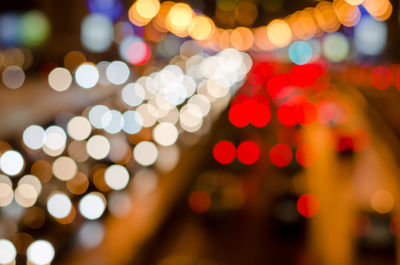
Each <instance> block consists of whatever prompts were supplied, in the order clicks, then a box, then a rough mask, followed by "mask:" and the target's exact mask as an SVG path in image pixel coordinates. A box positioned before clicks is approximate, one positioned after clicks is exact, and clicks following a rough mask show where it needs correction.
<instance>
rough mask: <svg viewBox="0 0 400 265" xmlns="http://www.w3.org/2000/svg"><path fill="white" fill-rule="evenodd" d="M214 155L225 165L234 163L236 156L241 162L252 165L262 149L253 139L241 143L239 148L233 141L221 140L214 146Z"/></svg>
mask: <svg viewBox="0 0 400 265" xmlns="http://www.w3.org/2000/svg"><path fill="white" fill-rule="evenodd" d="M213 156H214V159H215V160H216V161H217V162H219V163H220V164H223V165H227V164H230V163H232V162H233V160H235V157H236V156H237V158H238V160H239V161H240V162H241V163H243V164H245V165H251V164H254V163H256V162H257V160H258V158H259V157H260V149H259V148H258V145H257V144H256V143H254V142H252V141H244V142H242V143H240V144H239V146H238V148H237V150H236V148H235V146H234V145H233V143H232V142H230V141H220V142H218V143H217V144H216V145H215V146H214V149H213Z"/></svg>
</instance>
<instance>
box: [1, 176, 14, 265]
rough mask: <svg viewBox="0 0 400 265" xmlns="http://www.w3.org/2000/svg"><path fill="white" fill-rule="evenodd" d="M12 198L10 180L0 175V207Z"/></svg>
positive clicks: (7, 203) (8, 202)
mask: <svg viewBox="0 0 400 265" xmlns="http://www.w3.org/2000/svg"><path fill="white" fill-rule="evenodd" d="M13 198H14V190H13V188H12V182H11V179H10V178H9V177H7V176H6V175H2V174H0V207H5V206H7V205H9V204H10V203H11V202H12V200H13ZM0 264H1V262H0Z"/></svg>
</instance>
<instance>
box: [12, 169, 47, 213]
mask: <svg viewBox="0 0 400 265" xmlns="http://www.w3.org/2000/svg"><path fill="white" fill-rule="evenodd" d="M41 191H42V184H41V182H40V180H39V179H38V178H37V177H36V176H33V175H25V176H24V177H22V178H21V179H20V180H19V181H18V186H17V188H16V189H15V195H14V196H15V201H16V202H17V203H18V204H19V205H21V206H22V207H31V206H32V205H34V204H35V203H36V200H37V199H38V197H39V195H40V192H41Z"/></svg>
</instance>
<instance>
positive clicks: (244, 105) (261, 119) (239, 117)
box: [229, 95, 271, 127]
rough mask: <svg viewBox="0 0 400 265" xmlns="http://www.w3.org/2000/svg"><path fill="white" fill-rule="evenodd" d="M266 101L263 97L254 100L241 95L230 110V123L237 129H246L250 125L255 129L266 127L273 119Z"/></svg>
mask: <svg viewBox="0 0 400 265" xmlns="http://www.w3.org/2000/svg"><path fill="white" fill-rule="evenodd" d="M265 99H266V98H265V97H262V96H261V95H260V96H256V97H253V98H249V97H247V96H246V95H239V96H238V97H237V98H236V100H235V101H233V102H232V106H231V108H230V109H229V121H230V122H231V123H232V124H233V125H235V126H236V127H245V126H247V125H249V124H252V125H254V126H255V127H264V126H266V125H267V124H268V122H269V121H270V119H271V111H270V110H269V106H268V103H269V102H268V101H265ZM267 100H268V99H267Z"/></svg>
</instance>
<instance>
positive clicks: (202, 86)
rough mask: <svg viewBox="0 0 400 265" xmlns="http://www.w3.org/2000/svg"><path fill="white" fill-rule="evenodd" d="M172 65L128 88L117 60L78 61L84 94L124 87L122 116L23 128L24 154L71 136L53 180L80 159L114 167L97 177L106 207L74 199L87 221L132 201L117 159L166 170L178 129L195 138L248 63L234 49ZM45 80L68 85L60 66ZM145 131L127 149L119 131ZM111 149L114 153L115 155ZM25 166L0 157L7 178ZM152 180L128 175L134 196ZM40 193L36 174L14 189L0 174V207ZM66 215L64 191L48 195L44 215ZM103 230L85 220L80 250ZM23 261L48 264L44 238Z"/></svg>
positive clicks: (105, 114) (175, 154) (11, 155)
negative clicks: (148, 133) (148, 131)
mask: <svg viewBox="0 0 400 265" xmlns="http://www.w3.org/2000/svg"><path fill="white" fill-rule="evenodd" d="M88 23H89V22H88ZM90 23H92V22H90ZM84 34H86V37H87V38H86V44H85V45H86V47H87V48H88V49H92V50H93V51H96V49H97V50H101V49H104V48H105V46H104V47H100V46H101V45H100V46H99V45H97V44H95V42H92V41H93V39H91V36H90V32H85V33H84ZM178 57H179V56H178ZM180 58H188V57H187V56H185V57H180ZM173 60H175V63H177V64H170V65H168V66H166V67H164V68H163V69H162V70H160V71H159V72H155V73H152V74H150V75H149V76H143V77H141V78H139V79H138V80H136V82H134V83H127V82H129V81H128V80H129V78H130V75H131V72H130V69H129V67H128V66H127V65H126V63H124V62H122V61H114V62H105V61H103V62H100V63H98V64H97V65H94V64H92V63H89V62H86V63H83V64H81V65H80V66H79V67H78V68H77V69H76V70H75V73H74V77H75V81H76V83H77V84H78V85H79V86H81V87H82V88H86V89H89V88H92V87H94V86H96V85H97V84H100V85H110V84H112V85H124V84H125V85H124V86H123V87H122V89H121V93H120V100H121V102H122V103H123V104H125V107H124V108H125V109H126V108H128V109H127V110H125V111H124V112H121V111H120V110H119V109H111V108H109V107H108V106H105V105H96V106H93V107H91V108H90V109H88V111H87V112H84V114H82V116H74V117H73V118H71V119H69V121H68V122H67V123H66V126H65V130H64V129H63V128H62V127H61V126H58V125H53V126H50V127H48V128H47V129H44V128H42V127H41V126H38V125H31V126H29V127H28V128H26V130H25V131H24V133H23V142H24V145H25V146H26V147H28V148H29V149H31V150H39V149H42V151H43V152H44V153H45V154H47V155H49V156H52V157H58V156H60V155H61V154H62V153H63V152H64V150H65V147H66V144H67V136H68V137H70V138H71V139H72V142H71V143H69V147H68V153H69V155H70V156H61V157H58V158H56V159H55V160H54V162H53V164H52V173H53V175H54V176H55V177H56V178H57V179H59V180H61V181H69V180H72V179H73V178H74V176H76V174H77V173H78V165H77V162H83V161H85V160H86V159H87V158H88V157H89V156H90V157H91V158H92V159H95V160H102V159H105V158H106V157H108V158H109V159H110V160H112V161H114V162H115V163H117V164H114V165H111V166H109V167H108V168H107V169H106V170H105V172H104V181H105V184H106V185H107V186H108V187H109V188H111V189H112V190H114V191H113V192H112V193H111V195H110V201H109V202H108V203H107V200H106V198H105V197H104V195H103V194H102V193H99V192H91V193H88V194H86V195H84V196H83V197H82V198H81V199H80V201H79V204H78V207H77V208H78V210H79V213H80V214H81V215H82V216H83V217H85V218H86V219H89V220H96V219H98V218H100V217H101V216H102V215H103V213H104V211H105V209H106V207H107V204H108V207H109V210H110V212H111V214H113V215H114V216H116V217H122V216H124V215H126V214H127V213H128V212H129V209H130V206H131V204H130V203H131V201H130V198H129V196H128V194H127V193H126V192H125V191H121V190H123V189H125V188H126V187H127V186H128V184H129V181H130V179H131V178H130V173H129V171H128V169H127V168H126V167H124V166H123V165H119V164H118V163H119V161H123V160H124V158H125V157H128V158H129V157H130V156H131V155H132V156H133V159H134V160H135V161H136V163H138V164H139V165H141V166H144V167H148V166H152V165H153V164H155V166H156V167H157V168H158V169H159V170H161V171H168V170H171V169H172V168H173V167H175V165H176V163H177V162H178V160H179V156H180V154H179V148H178V146H177V144H176V143H177V140H178V137H179V134H180V133H181V132H184V131H186V132H191V133H196V132H198V131H200V129H201V128H202V127H203V125H204V124H206V123H207V122H208V124H209V122H210V120H209V118H208V117H209V116H212V115H210V114H215V113H217V112H218V111H219V110H220V109H221V108H223V107H224V106H226V104H227V102H228V101H229V99H230V95H231V94H232V93H233V92H234V90H235V89H237V87H239V86H240V83H241V82H242V81H243V79H244V77H245V75H246V74H247V72H248V71H249V69H250V68H251V64H252V62H251V59H250V57H249V56H248V55H247V54H245V53H242V52H239V51H237V50H234V49H227V50H224V51H222V52H220V53H218V54H217V55H215V56H208V55H206V54H195V55H193V56H191V57H190V56H189V58H188V59H181V61H179V59H176V58H175V59H173ZM48 78H49V79H48V81H49V85H50V87H52V88H53V89H54V90H56V91H60V92H62V91H65V90H67V89H68V88H69V87H70V86H71V82H72V76H71V74H70V72H69V71H68V70H67V69H65V68H61V67H59V68H55V69H53V71H52V72H51V73H50V74H49V77H48ZM126 83H127V84H126ZM221 106H222V107H221ZM207 119H208V120H207ZM64 124H65V123H64ZM152 126H154V128H153V129H152V136H153V141H154V142H152V141H148V140H146V141H141V142H139V143H137V144H136V145H135V146H134V147H133V149H132V148H131V147H130V146H129V143H128V142H127V141H126V139H125V138H124V137H120V136H121V135H120V134H119V133H120V132H122V131H123V132H125V133H126V134H131V135H132V134H136V133H138V132H140V130H141V129H142V128H143V127H152ZM92 127H93V128H95V129H99V130H104V132H106V133H108V134H111V135H113V136H111V137H110V136H107V135H106V136H107V137H106V136H103V135H102V134H101V133H98V134H95V135H92ZM203 131H204V130H203ZM72 145H74V146H75V145H77V146H78V145H79V146H80V147H79V148H80V149H82V150H83V151H84V152H85V154H86V155H85V156H84V158H82V159H81V158H80V157H78V156H76V154H75V153H76V152H74V150H72V149H73V148H70V147H71V146H72ZM79 148H78V149H79ZM112 149H118V150H116V151H115V152H114V151H113V150H112ZM82 150H81V151H82ZM128 152H132V154H129V153H128ZM72 154H74V155H72ZM24 163H25V162H24V159H23V157H22V156H21V155H20V154H19V153H18V152H17V151H6V152H5V153H3V154H2V156H1V157H0V169H1V170H2V171H3V172H4V173H5V174H7V175H9V176H16V175H18V174H20V173H21V172H22V170H23V168H24ZM157 182H158V176H157V175H156V173H155V172H154V171H153V170H152V169H144V170H142V171H139V172H137V173H136V174H135V175H134V177H133V183H132V187H133V192H134V194H136V195H138V196H146V195H147V194H149V193H151V192H152V191H153V190H154V189H155V188H156V186H157ZM41 188H42V186H41V182H40V181H39V179H38V178H37V177H35V176H33V175H26V176H24V177H23V178H21V179H20V181H19V182H18V186H17V188H16V189H15V191H13V189H12V182H11V180H10V178H9V177H8V176H6V175H0V191H1V195H0V206H7V205H9V204H10V203H11V201H12V199H13V198H15V201H16V202H17V203H18V204H19V205H20V206H22V207H30V206H32V205H33V204H34V203H35V202H36V201H37V199H38V196H39V195H40V193H41ZM73 210H74V206H73V204H72V202H71V199H70V198H69V197H68V196H67V195H66V194H65V193H63V192H59V191H57V192H54V193H52V194H50V196H48V199H47V211H48V213H49V214H50V215H51V216H53V217H54V218H56V219H63V218H67V217H68V216H70V215H71V213H72V211H73ZM103 229H104V228H103V227H102V226H101V225H100V224H99V223H97V222H91V223H87V225H86V226H83V227H82V228H81V230H80V232H79V240H80V243H81V244H82V245H83V246H85V247H94V246H96V245H98V244H99V243H100V242H101V241H102V240H103V236H104V231H103ZM93 233H95V234H98V237H96V238H92V239H90V240H88V238H89V236H88V235H91V234H93ZM0 243H1V242H0ZM1 255H2V253H1V252H0V258H2V257H1ZM27 256H28V260H29V261H30V262H31V263H32V264H48V263H50V262H51V261H52V259H53V257H54V249H53V247H52V246H51V244H50V243H49V242H47V241H43V240H39V241H35V242H34V243H33V244H32V245H31V246H30V247H29V248H28V252H27ZM9 258H15V257H12V256H9ZM44 262H45V263H44Z"/></svg>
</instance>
